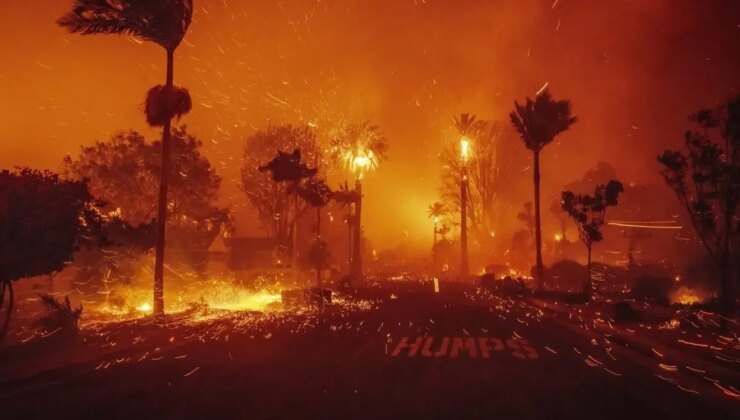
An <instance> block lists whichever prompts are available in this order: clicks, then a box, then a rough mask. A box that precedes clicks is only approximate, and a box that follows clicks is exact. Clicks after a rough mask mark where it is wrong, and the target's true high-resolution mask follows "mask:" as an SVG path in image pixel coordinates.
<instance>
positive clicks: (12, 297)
mask: <svg viewBox="0 0 740 420" xmlns="http://www.w3.org/2000/svg"><path fill="white" fill-rule="evenodd" d="M5 289H7V290H8V308H7V309H6V311H7V312H6V313H5V322H4V323H3V329H2V330H0V343H1V342H2V341H3V340H4V339H5V336H6V335H7V334H8V326H9V325H10V316H11V315H12V314H13V303H14V302H15V293H13V282H12V281H9V282H7V283H4V284H3V297H4V296H5Z"/></svg>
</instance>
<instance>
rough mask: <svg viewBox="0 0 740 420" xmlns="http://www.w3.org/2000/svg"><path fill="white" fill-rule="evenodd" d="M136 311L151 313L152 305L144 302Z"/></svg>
mask: <svg viewBox="0 0 740 420" xmlns="http://www.w3.org/2000/svg"><path fill="white" fill-rule="evenodd" d="M136 310H137V311H139V312H151V311H152V305H150V304H149V302H144V303H142V304H141V305H139V306H137V307H136Z"/></svg>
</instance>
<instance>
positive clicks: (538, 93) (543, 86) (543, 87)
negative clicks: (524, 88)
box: [535, 82, 550, 96]
mask: <svg viewBox="0 0 740 420" xmlns="http://www.w3.org/2000/svg"><path fill="white" fill-rule="evenodd" d="M549 84H550V82H545V84H544V85H542V87H541V88H540V90H538V91H537V93H535V96H539V95H540V93H542V92H544V91H545V89H547V86H548V85H549Z"/></svg>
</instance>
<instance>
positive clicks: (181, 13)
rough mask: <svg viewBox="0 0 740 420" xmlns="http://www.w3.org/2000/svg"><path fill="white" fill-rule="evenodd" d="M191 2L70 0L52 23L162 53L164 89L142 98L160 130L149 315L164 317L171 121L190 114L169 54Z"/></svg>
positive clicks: (182, 32) (178, 38)
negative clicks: (125, 38)
mask: <svg viewBox="0 0 740 420" xmlns="http://www.w3.org/2000/svg"><path fill="white" fill-rule="evenodd" d="M192 14H193V1H192V0H158V1H150V0H115V1H109V0H75V1H74V6H73V8H72V11H71V12H69V13H67V14H66V15H64V16H62V17H61V18H60V19H59V20H58V21H57V23H58V24H59V25H60V26H63V27H65V28H67V29H68V30H69V31H70V32H72V33H80V34H82V35H94V34H118V35H134V36H136V37H139V38H142V39H144V40H147V41H151V42H154V43H156V44H158V45H159V46H161V47H162V48H164V49H165V51H166V53H167V75H166V83H165V85H159V86H155V87H154V88H152V89H150V90H149V92H148V94H147V98H146V115H147V122H148V123H149V124H150V125H151V126H153V127H163V131H162V164H161V170H162V172H161V175H160V177H159V179H160V186H159V200H158V207H157V221H158V225H157V247H156V248H157V249H156V260H155V264H154V305H153V306H154V314H155V315H161V314H163V313H164V241H165V226H166V222H167V209H168V204H169V202H168V200H167V187H168V178H169V174H170V168H169V164H170V156H169V153H170V125H171V123H172V118H174V117H177V118H179V117H181V116H182V115H183V114H186V113H188V112H189V111H190V108H191V105H192V104H191V99H190V94H189V93H188V91H187V90H186V89H184V88H180V87H177V86H175V85H174V61H175V58H174V57H175V50H176V49H177V47H178V46H179V45H180V42H182V39H183V38H184V37H185V34H186V33H187V31H188V28H189V27H190V20H191V18H192Z"/></svg>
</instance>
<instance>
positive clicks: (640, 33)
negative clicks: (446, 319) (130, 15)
mask: <svg viewBox="0 0 740 420" xmlns="http://www.w3.org/2000/svg"><path fill="white" fill-rule="evenodd" d="M194 1H195V8H196V10H195V13H194V17H193V24H192V26H191V28H190V32H189V33H188V35H187V37H186V39H185V42H184V44H183V45H182V46H181V47H180V49H179V50H178V52H177V56H176V67H175V80H176V83H177V84H181V85H184V86H186V87H188V88H189V89H190V92H191V94H192V95H193V98H194V109H193V111H192V112H191V114H189V115H188V116H187V117H185V118H184V120H183V122H185V123H187V124H188V126H189V127H190V128H191V131H193V132H194V133H195V134H196V135H197V136H198V137H199V138H201V139H202V140H203V141H204V144H205V151H204V152H205V154H206V155H207V156H208V157H209V158H210V159H211V161H212V162H213V163H214V165H215V166H216V168H217V171H218V172H219V174H220V175H222V176H223V178H224V183H223V187H222V192H223V197H224V198H223V200H224V202H225V203H228V204H229V205H232V206H234V207H235V208H236V209H237V213H236V217H237V219H239V220H238V226H239V227H240V230H242V231H244V232H249V231H252V230H253V226H251V225H250V223H249V221H248V219H247V218H246V217H244V214H245V212H244V211H243V210H240V209H243V208H244V207H245V206H246V205H247V204H246V200H245V198H244V197H243V195H242V194H241V193H240V191H239V190H238V187H237V182H238V179H239V170H240V167H241V154H242V145H243V142H244V139H245V137H246V136H247V135H248V134H249V133H251V132H252V131H253V130H254V129H255V128H257V127H262V126H264V125H266V124H267V122H268V121H273V122H276V123H280V122H291V123H307V122H312V123H315V124H317V125H319V127H325V126H327V125H328V124H331V122H332V121H336V120H342V119H365V118H367V119H371V120H373V121H375V122H377V123H378V124H379V125H380V126H381V128H382V129H383V130H384V131H385V133H386V136H387V138H388V141H389V143H390V145H391V150H390V160H389V161H388V162H386V163H385V164H384V165H383V166H382V167H381V168H380V170H379V171H378V172H377V173H375V174H372V175H371V176H369V177H368V178H367V180H366V183H365V193H366V197H367V200H366V205H365V209H366V211H365V213H364V216H365V225H366V228H367V231H368V233H369V235H370V238H371V239H372V240H373V242H374V243H375V244H377V245H378V246H382V247H389V246H395V245H396V244H398V243H399V242H406V241H408V242H410V243H412V244H414V243H425V242H419V241H427V240H428V239H429V237H430V236H431V221H429V220H428V219H427V218H426V214H425V208H426V206H427V205H428V204H429V203H430V202H432V201H434V200H435V198H436V190H437V187H438V161H437V152H438V150H439V148H440V147H441V145H442V144H443V142H444V141H449V140H450V139H451V138H453V136H452V132H451V127H450V126H449V125H450V124H449V123H450V119H451V116H452V115H453V114H456V113H460V112H471V113H474V114H476V115H478V116H479V117H481V118H486V119H506V118H507V117H506V115H507V114H508V112H509V111H510V110H511V108H512V104H513V101H514V100H517V99H518V100H522V99H523V98H524V97H525V96H526V95H530V96H532V95H533V94H534V92H536V91H537V90H538V89H539V88H540V87H542V86H543V85H544V84H545V83H546V82H547V83H549V86H550V88H551V91H552V92H553V94H554V95H555V97H556V98H562V97H567V98H570V99H571V100H572V101H573V109H574V112H575V114H576V115H577V116H578V117H579V122H578V123H577V124H576V125H575V126H574V127H573V128H572V130H570V131H569V132H567V133H566V134H564V135H563V136H562V137H560V138H559V141H558V143H557V144H554V145H551V146H549V147H548V148H547V149H546V150H545V152H544V153H543V171H544V174H543V193H544V194H545V195H546V196H547V195H551V196H554V195H553V194H557V193H559V191H560V188H561V187H562V186H563V185H564V184H565V183H567V182H569V181H572V180H574V179H575V178H578V177H580V175H582V174H583V173H584V172H585V171H586V170H587V169H588V168H590V167H592V166H594V164H595V163H596V162H597V161H598V160H608V161H610V162H611V163H612V164H613V165H614V166H615V167H616V168H617V171H618V173H619V174H620V177H621V178H622V179H623V180H624V181H626V182H632V181H636V182H651V183H659V182H661V181H660V180H659V178H658V177H657V175H656V173H657V169H658V167H657V164H656V162H655V156H656V155H657V154H658V153H659V152H660V151H661V150H663V149H665V148H666V147H677V146H678V144H679V143H680V141H681V135H682V132H683V131H684V130H685V129H686V128H687V127H688V124H687V121H686V118H685V117H686V115H687V114H688V113H690V112H692V111H694V110H695V109H696V108H698V107H700V106H702V105H711V104H713V103H716V102H719V101H722V100H725V99H727V98H728V97H730V96H731V95H733V94H737V92H738V88H739V87H740V86H738V83H739V82H740V76H738V75H740V48H738V45H740V3H739V2H737V1H736V0H718V1H711V2H708V1H705V0H649V1H646V0H622V1H609V2H606V1H593V0H559V1H557V2H556V4H555V5H554V7H553V1H554V0H546V1H539V0H499V1H496V0H489V1H484V0H459V1H451V0H446V1H443V0H374V1H367V0H345V1H340V0H314V1H297V0H285V1H256V0H250V1H240V0H208V1H206V0H194ZM3 3H4V4H3V13H2V14H0V28H2V34H3V36H2V37H0V57H2V62H0V98H2V99H1V100H0V116H1V117H0V167H3V168H9V167H12V166H14V165H28V166H33V167H39V168H50V169H58V168H59V164H60V162H61V159H62V157H63V156H64V155H65V154H68V153H76V151H77V150H78V148H79V146H80V145H85V144H90V143H92V142H93V141H95V140H100V139H105V138H108V136H109V135H110V134H111V133H112V132H114V131H116V130H119V129H129V128H133V129H137V130H141V131H142V132H144V133H145V134H146V135H148V136H149V137H150V138H156V137H157V136H158V133H157V132H156V131H154V130H151V129H149V128H147V127H146V125H145V122H144V117H143V113H142V106H141V104H142V102H143V98H144V95H145V92H146V91H147V89H148V88H149V87H151V86H152V85H154V84H158V83H161V82H162V81H163V78H164V69H163V64H164V52H163V51H162V50H161V49H160V48H159V47H157V46H155V45H152V44H149V43H144V44H142V43H140V42H138V41H136V40H134V39H130V38H126V37H116V36H95V37H82V36H78V35H69V34H67V33H65V32H64V31H63V30H62V29H60V28H58V27H56V25H55V23H54V21H55V19H56V18H57V17H59V16H60V15H61V14H62V13H63V11H65V10H66V9H67V8H69V6H70V4H71V0H70V1H67V0H34V1H27V0H4V2H3ZM522 169H525V168H522ZM522 176H524V177H526V178H527V179H528V178H529V177H531V173H530V172H528V171H523V172H522ZM527 194H529V191H526V190H525V191H522V196H523V197H524V198H526V197H527ZM511 204H512V205H515V206H517V207H518V206H520V204H521V203H511Z"/></svg>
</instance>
